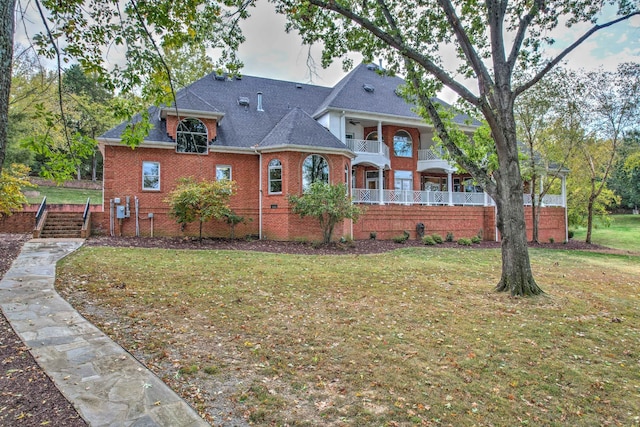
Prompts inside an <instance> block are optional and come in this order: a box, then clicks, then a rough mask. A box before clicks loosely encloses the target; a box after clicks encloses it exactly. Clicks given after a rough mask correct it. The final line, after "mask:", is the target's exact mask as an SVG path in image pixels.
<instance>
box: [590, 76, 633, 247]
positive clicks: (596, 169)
mask: <svg viewBox="0 0 640 427" xmlns="http://www.w3.org/2000/svg"><path fill="white" fill-rule="evenodd" d="M585 85H586V89H587V94H588V95H587V96H586V104H585V106H584V114H583V117H584V120H585V123H586V126H587V128H588V129H589V131H590V133H591V135H590V136H589V137H588V138H586V139H585V141H584V143H583V144H582V145H581V146H580V149H579V152H580V157H581V159H582V162H581V167H583V168H585V169H586V171H587V172H588V177H589V184H588V189H589V194H588V198H587V236H586V239H585V241H586V243H591V232H592V229H593V216H594V213H595V208H596V203H597V202H598V198H600V197H601V196H602V195H603V192H604V191H605V189H606V188H607V181H608V179H609V176H610V174H611V172H612V170H613V167H614V165H615V161H616V158H617V155H618V149H619V146H620V144H621V143H622V141H623V140H624V138H625V135H626V134H627V133H629V132H630V131H632V130H634V129H636V130H637V129H638V121H639V120H640V64H636V63H627V64H620V65H619V66H618V69H617V71H616V72H615V73H613V72H590V73H587V74H586V75H585ZM614 200H615V199H614Z"/></svg>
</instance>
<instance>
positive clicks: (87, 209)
mask: <svg viewBox="0 0 640 427" xmlns="http://www.w3.org/2000/svg"><path fill="white" fill-rule="evenodd" d="M90 203H91V197H87V204H86V205H84V212H83V214H82V222H86V221H87V215H89V205H90Z"/></svg>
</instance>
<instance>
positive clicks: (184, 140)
mask: <svg viewBox="0 0 640 427" xmlns="http://www.w3.org/2000/svg"><path fill="white" fill-rule="evenodd" d="M208 141H209V136H208V133H207V127H206V126H205V124H204V123H202V122H201V121H200V120H198V119H194V118H189V119H184V120H181V121H180V123H178V129H177V131H176V152H178V153H198V154H205V153H207V150H208V148H209V144H208Z"/></svg>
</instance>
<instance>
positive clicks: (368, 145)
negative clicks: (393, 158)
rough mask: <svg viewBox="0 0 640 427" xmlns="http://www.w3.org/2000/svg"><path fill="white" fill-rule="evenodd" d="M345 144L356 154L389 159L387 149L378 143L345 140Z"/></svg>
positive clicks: (381, 143)
mask: <svg viewBox="0 0 640 427" xmlns="http://www.w3.org/2000/svg"><path fill="white" fill-rule="evenodd" d="M346 144H347V147H349V149H350V150H351V151H353V152H354V153H356V154H382V155H383V156H385V157H386V158H389V147H387V146H386V145H385V144H384V143H383V142H380V141H369V140H366V139H352V138H347V141H346Z"/></svg>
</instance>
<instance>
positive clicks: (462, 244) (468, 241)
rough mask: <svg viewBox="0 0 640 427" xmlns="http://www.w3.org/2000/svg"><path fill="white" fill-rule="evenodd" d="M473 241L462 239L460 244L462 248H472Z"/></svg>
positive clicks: (459, 240) (459, 241)
mask: <svg viewBox="0 0 640 427" xmlns="http://www.w3.org/2000/svg"><path fill="white" fill-rule="evenodd" d="M471 242H472V239H467V238H466V237H461V238H460V239H458V244H459V245H461V246H471Z"/></svg>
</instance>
